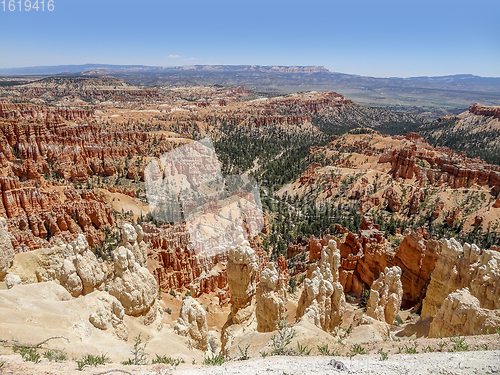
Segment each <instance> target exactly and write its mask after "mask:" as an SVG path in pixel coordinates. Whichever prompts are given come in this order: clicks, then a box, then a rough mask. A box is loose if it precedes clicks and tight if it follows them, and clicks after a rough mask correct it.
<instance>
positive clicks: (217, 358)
mask: <svg viewBox="0 0 500 375" xmlns="http://www.w3.org/2000/svg"><path fill="white" fill-rule="evenodd" d="M225 361H226V357H224V356H223V355H222V354H220V353H219V354H212V355H211V356H210V357H205V359H204V360H203V364H204V365H211V366H222V364H223V363H224V362H225Z"/></svg>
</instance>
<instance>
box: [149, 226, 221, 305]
mask: <svg viewBox="0 0 500 375" xmlns="http://www.w3.org/2000/svg"><path fill="white" fill-rule="evenodd" d="M141 228H142V229H143V231H144V239H143V241H144V242H145V243H146V244H147V245H148V246H149V248H150V251H149V259H150V260H151V262H150V264H149V265H148V267H149V269H150V271H151V273H152V274H153V275H154V277H155V278H156V280H157V282H158V286H159V288H160V289H161V290H162V291H164V292H169V291H170V290H171V289H175V290H179V291H180V290H182V289H183V288H188V289H190V290H191V294H192V296H193V297H195V298H196V297H198V296H200V295H201V294H203V293H210V292H216V291H219V290H222V291H227V289H228V285H227V273H226V266H225V265H226V262H227V255H228V252H227V251H226V252H215V253H214V254H212V255H210V256H207V257H198V256H197V255H196V253H195V252H194V251H193V250H191V249H190V248H189V247H188V244H189V232H188V231H187V229H186V226H185V225H184V224H174V225H169V224H167V225H162V226H160V227H155V226H153V225H151V224H149V223H142V226H141Z"/></svg>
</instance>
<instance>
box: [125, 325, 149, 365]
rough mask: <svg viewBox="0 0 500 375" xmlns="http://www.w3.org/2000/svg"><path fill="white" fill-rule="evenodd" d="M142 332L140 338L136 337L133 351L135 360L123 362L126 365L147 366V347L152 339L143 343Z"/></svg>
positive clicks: (147, 339)
mask: <svg viewBox="0 0 500 375" xmlns="http://www.w3.org/2000/svg"><path fill="white" fill-rule="evenodd" d="M141 335H142V332H140V333H139V335H138V336H136V337H134V341H135V344H134V348H133V349H132V356H133V358H129V359H128V360H127V361H125V362H122V364H124V365H147V364H148V357H149V354H148V353H146V346H147V345H148V341H149V340H150V337H149V336H148V337H146V341H145V342H142V337H141Z"/></svg>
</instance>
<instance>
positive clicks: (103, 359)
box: [76, 354, 111, 371]
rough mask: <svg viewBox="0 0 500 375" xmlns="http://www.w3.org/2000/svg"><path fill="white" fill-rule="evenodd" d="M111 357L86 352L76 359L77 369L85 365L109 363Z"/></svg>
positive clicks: (95, 365) (81, 368)
mask: <svg viewBox="0 0 500 375" xmlns="http://www.w3.org/2000/svg"><path fill="white" fill-rule="evenodd" d="M110 362H111V359H110V358H109V357H108V356H107V355H106V354H102V355H98V356H94V355H92V354H88V355H86V356H85V357H83V358H82V359H80V360H77V361H76V364H77V366H78V370H80V371H83V369H84V368H85V367H87V366H94V367H97V366H99V365H104V364H106V363H110Z"/></svg>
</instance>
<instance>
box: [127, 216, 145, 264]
mask: <svg viewBox="0 0 500 375" xmlns="http://www.w3.org/2000/svg"><path fill="white" fill-rule="evenodd" d="M143 239H144V231H143V230H142V227H141V226H139V225H136V226H135V227H134V226H133V225H131V224H129V223H125V224H123V226H122V243H121V244H120V246H123V247H125V248H127V249H128V250H130V251H131V252H132V254H134V257H135V261H136V262H137V263H139V265H140V266H141V267H147V263H148V245H146V243H145V242H144V241H143Z"/></svg>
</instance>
